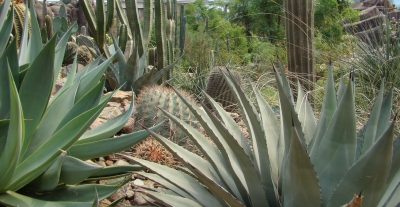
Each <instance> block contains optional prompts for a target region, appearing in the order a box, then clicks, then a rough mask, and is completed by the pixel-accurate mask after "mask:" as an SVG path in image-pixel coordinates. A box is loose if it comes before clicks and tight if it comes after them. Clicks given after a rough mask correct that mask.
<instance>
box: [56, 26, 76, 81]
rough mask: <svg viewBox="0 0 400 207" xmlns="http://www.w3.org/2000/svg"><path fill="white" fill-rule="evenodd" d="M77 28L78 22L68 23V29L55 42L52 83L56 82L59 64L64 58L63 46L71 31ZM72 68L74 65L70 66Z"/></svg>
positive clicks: (59, 68)
mask: <svg viewBox="0 0 400 207" xmlns="http://www.w3.org/2000/svg"><path fill="white" fill-rule="evenodd" d="M77 29H78V24H77V23H76V22H73V23H72V24H70V25H69V28H68V30H67V31H66V32H65V33H64V34H63V36H62V37H61V39H60V41H58V43H57V46H56V54H55V58H54V68H53V69H54V73H53V75H54V77H53V83H55V82H56V80H57V77H58V74H59V73H60V70H61V64H62V62H63V60H64V54H65V48H66V47H67V42H68V39H69V38H70V36H71V34H72V33H73V31H74V30H75V31H76V30H77ZM55 36H57V35H55ZM72 68H76V67H72ZM69 75H70V74H69Z"/></svg>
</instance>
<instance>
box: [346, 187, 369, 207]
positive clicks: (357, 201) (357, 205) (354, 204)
mask: <svg viewBox="0 0 400 207" xmlns="http://www.w3.org/2000/svg"><path fill="white" fill-rule="evenodd" d="M361 193H362V191H361V192H360V193H359V194H358V195H357V194H354V196H353V199H352V200H351V201H350V203H348V204H346V205H343V206H342V207H361V206H362V199H363V198H364V196H362V195H361Z"/></svg>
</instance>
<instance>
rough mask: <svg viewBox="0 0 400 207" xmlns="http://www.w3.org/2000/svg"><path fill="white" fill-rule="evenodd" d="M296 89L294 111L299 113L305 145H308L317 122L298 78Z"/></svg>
mask: <svg viewBox="0 0 400 207" xmlns="http://www.w3.org/2000/svg"><path fill="white" fill-rule="evenodd" d="M297 91H298V92H297V103H296V112H297V113H298V114H299V121H300V123H301V126H302V129H303V132H304V138H305V142H306V145H307V146H308V144H309V143H310V142H311V140H312V138H313V135H314V132H315V129H316V128H317V122H316V121H315V115H314V112H313V110H312V107H311V104H310V103H309V102H308V98H307V96H306V94H304V91H303V88H302V87H301V84H300V81H299V80H298V81H297Z"/></svg>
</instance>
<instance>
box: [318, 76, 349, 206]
mask: <svg viewBox="0 0 400 207" xmlns="http://www.w3.org/2000/svg"><path fill="white" fill-rule="evenodd" d="M355 152H356V115H355V106H354V95H353V79H351V80H349V82H348V84H347V88H346V91H345V93H344V95H343V98H342V101H341V102H340V103H339V105H338V109H337V110H336V112H335V113H334V115H333V117H332V120H331V122H330V124H329V126H328V128H327V129H326V133H325V135H324V137H323V139H322V141H321V145H320V146H319V149H318V152H317V158H316V161H315V170H316V171H317V174H318V178H319V181H320V184H321V190H322V205H326V203H327V201H328V198H329V196H330V195H331V193H332V191H333V190H334V188H335V186H336V185H337V184H338V183H339V181H340V180H341V179H342V177H343V176H344V175H345V173H346V172H347V169H348V168H349V167H350V166H351V165H352V164H353V162H354V159H355ZM351 195H353V194H351ZM349 200H351V199H348V201H349Z"/></svg>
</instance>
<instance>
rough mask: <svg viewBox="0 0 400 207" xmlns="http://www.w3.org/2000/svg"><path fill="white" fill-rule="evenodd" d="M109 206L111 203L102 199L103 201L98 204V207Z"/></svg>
mask: <svg viewBox="0 0 400 207" xmlns="http://www.w3.org/2000/svg"><path fill="white" fill-rule="evenodd" d="M110 204H111V201H109V200H108V199H103V200H101V201H100V202H99V206H100V207H103V206H104V207H107V206H109V205H110Z"/></svg>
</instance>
